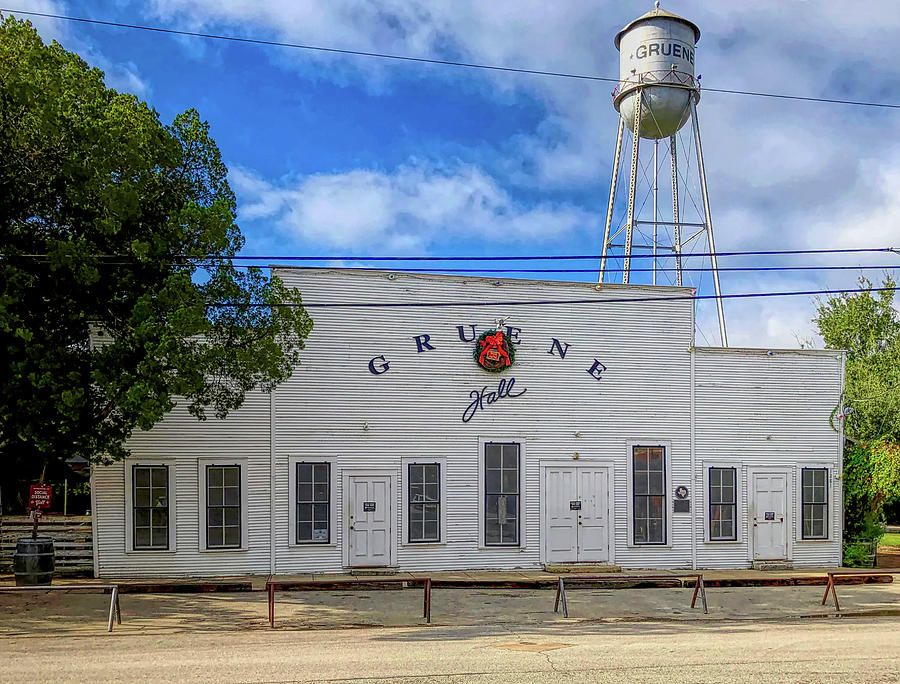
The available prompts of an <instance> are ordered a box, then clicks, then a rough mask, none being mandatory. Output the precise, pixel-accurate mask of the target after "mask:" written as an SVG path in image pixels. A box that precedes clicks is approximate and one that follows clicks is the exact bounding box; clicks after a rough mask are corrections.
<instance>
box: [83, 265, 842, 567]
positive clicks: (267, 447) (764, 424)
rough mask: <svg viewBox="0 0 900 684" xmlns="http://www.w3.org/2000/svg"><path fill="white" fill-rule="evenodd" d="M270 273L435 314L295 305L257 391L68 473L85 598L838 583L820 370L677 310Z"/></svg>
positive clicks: (827, 416) (651, 301)
mask: <svg viewBox="0 0 900 684" xmlns="http://www.w3.org/2000/svg"><path fill="white" fill-rule="evenodd" d="M275 271H276V272H277V274H278V275H279V276H280V277H281V278H283V279H284V280H285V282H286V283H287V284H288V285H291V286H296V287H298V288H299V289H300V291H301V292H302V294H303V297H304V302H305V303H307V304H309V305H325V304H359V303H398V304H400V303H402V304H410V303H415V304H423V303H449V304H453V305H452V306H404V307H329V306H311V307H310V308H309V312H310V314H311V315H312V317H313V320H314V323H315V327H314V329H313V332H312V333H311V334H310V336H309V339H308V341H307V346H306V351H305V353H304V361H303V363H302V365H300V366H299V367H298V368H297V369H296V371H295V372H294V374H293V376H292V377H291V379H290V380H289V381H287V382H286V383H284V384H283V385H281V386H280V387H279V388H278V389H277V390H276V391H275V392H274V393H272V394H271V395H267V394H261V393H253V394H250V395H249V396H248V397H247V400H246V403H245V405H244V406H243V407H242V408H241V409H240V410H238V411H236V412H234V413H233V414H232V415H231V416H229V417H228V418H227V419H226V420H224V421H217V420H214V419H210V420H207V421H205V422H198V421H196V420H195V419H194V418H192V417H191V416H189V415H188V413H187V411H186V409H185V408H184V407H183V406H180V407H178V408H176V409H175V410H174V411H173V412H172V413H171V414H170V415H169V416H167V417H166V419H165V420H163V421H162V422H161V423H160V424H159V425H157V426H156V427H155V428H154V429H153V430H151V431H149V432H145V433H140V434H136V435H135V436H134V438H133V439H132V440H131V441H130V443H129V447H130V449H131V453H132V455H131V457H130V458H129V459H127V460H125V461H123V462H119V463H116V464H113V465H110V466H105V467H97V468H95V469H94V472H93V487H92V492H93V494H92V496H93V506H92V507H93V512H94V526H95V529H94V540H95V545H96V548H95V569H96V574H97V575H98V576H147V577H149V576H186V575H194V576H202V575H235V574H270V573H272V574H288V573H300V572H317V573H328V572H346V571H348V570H349V569H352V568H357V567H390V568H396V569H398V570H403V571H425V570H445V569H513V568H541V567H542V566H545V565H559V564H565V563H585V564H588V563H597V564H609V565H618V566H621V567H623V568H747V567H751V566H752V565H753V564H754V562H759V561H768V560H779V561H785V562H789V563H793V565H794V566H836V565H839V564H840V562H841V501H842V497H841V480H840V473H841V443H842V436H841V434H840V432H839V429H840V425H839V424H838V423H839V421H837V420H835V427H832V423H831V416H832V412H833V410H834V409H835V407H836V406H837V405H838V402H839V398H840V394H841V390H842V385H843V358H842V355H841V354H840V353H839V352H835V351H810V350H768V349H733V348H731V349H722V348H712V347H697V346H695V344H694V308H693V302H692V301H691V298H690V294H691V290H690V289H688V288H671V287H652V288H651V287H644V286H633V285H631V286H623V285H604V286H603V287H602V289H598V288H597V286H595V285H593V284H589V283H562V282H542V281H541V282H539V281H526V280H496V279H492V278H474V277H458V276H444V275H416V274H408V273H392V272H387V271H384V272H381V271H378V272H372V271H367V272H362V271H351V270H340V269H338V270H334V269H321V270H320V269H291V268H276V269H275ZM572 300H576V301H579V302H580V303H557V304H554V303H547V302H561V301H562V302H571V301H572ZM584 300H589V301H588V302H587V303H586V302H585V301H584ZM595 300H597V301H595ZM496 302H503V303H502V304H496ZM460 303H464V305H459V304H460ZM484 303H488V304H487V305H482V304H484ZM498 319H506V320H505V322H503V323H502V324H501V326H500V329H501V330H502V331H503V332H504V334H505V339H506V341H507V343H511V344H512V345H514V358H513V360H512V364H511V366H510V367H508V368H507V369H505V370H504V371H503V372H500V373H491V372H487V371H486V370H484V369H483V368H482V367H481V366H480V365H479V364H478V363H477V360H476V358H475V356H474V353H473V352H474V349H475V345H476V341H475V338H476V336H478V335H481V334H482V333H484V332H486V331H488V330H492V329H495V328H496V322H497V321H498ZM511 356H512V354H511Z"/></svg>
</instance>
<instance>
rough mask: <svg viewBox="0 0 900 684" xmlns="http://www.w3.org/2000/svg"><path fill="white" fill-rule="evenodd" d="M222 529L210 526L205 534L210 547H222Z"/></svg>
mask: <svg viewBox="0 0 900 684" xmlns="http://www.w3.org/2000/svg"><path fill="white" fill-rule="evenodd" d="M222 538H223V536H222V528H221V527H212V526H210V527H209V529H208V530H207V532H206V541H207V543H208V545H209V546H210V547H214V546H222Z"/></svg>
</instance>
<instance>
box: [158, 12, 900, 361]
mask: <svg viewBox="0 0 900 684" xmlns="http://www.w3.org/2000/svg"><path fill="white" fill-rule="evenodd" d="M649 6H650V3H649V2H647V3H644V2H640V3H627V4H626V3H621V2H612V1H611V0H608V1H605V2H601V1H595V2H570V3H548V2H545V1H543V0H493V1H492V2H482V1H480V0H443V1H438V0H429V1H427V2H426V1H425V0H372V1H371V2H366V3H360V2H358V1H356V0H331V1H329V2H327V3H322V2H318V1H316V0H271V1H269V2H265V3H258V2H255V1H253V0H216V2H212V1H211V0H152V4H151V5H150V8H151V10H150V11H151V13H152V15H153V16H154V17H157V18H162V19H165V20H166V21H169V22H175V23H179V24H182V25H185V26H190V27H194V28H197V27H206V28H209V27H213V26H215V27H219V28H221V27H223V26H224V27H227V28H229V29H231V30H232V31H233V32H236V33H240V34H244V35H246V34H248V33H249V34H252V35H264V36H267V37H274V38H277V39H279V40H286V41H292V42H301V43H308V44H318V45H326V46H335V47H345V48H346V47H349V48H354V49H361V50H368V51H375V52H389V53H396V54H410V55H420V56H425V57H437V58H450V59H456V58H459V59H463V60H465V61H473V62H483V63H490V64H500V65H509V66H522V67H526V68H538V69H546V70H551V71H568V72H575V73H582V74H597V75H601V76H611V75H615V74H616V73H617V72H618V63H617V62H618V53H617V52H616V50H615V48H614V47H613V45H612V38H613V36H614V34H615V33H616V31H618V29H619V28H621V26H622V25H624V24H625V23H627V22H628V21H630V20H631V19H633V18H635V17H636V16H638V15H640V14H642V13H643V12H645V11H646V10H647V9H649ZM664 6H666V7H667V9H670V10H673V11H675V12H677V13H678V14H681V15H683V16H685V17H688V18H690V19H691V20H693V21H696V22H697V23H698V25H699V26H700V28H701V31H702V37H701V40H700V43H699V45H698V50H697V65H698V71H699V73H701V74H702V75H703V83H704V85H705V86H707V87H713V88H716V87H718V88H735V89H747V90H753V91H767V92H776V93H788V94H798V95H812V96H827V97H838V98H846V99H853V100H866V99H869V100H893V101H898V100H900V82H898V80H897V78H896V69H895V68H894V66H893V55H892V52H891V49H892V47H891V46H892V45H893V44H894V43H895V42H896V41H895V37H896V35H898V34H900V13H896V12H891V11H889V10H888V9H887V8H886V6H885V4H884V3H883V2H875V1H874V0H860V1H859V2H855V3H853V4H852V6H851V5H848V4H847V3H846V2H845V1H844V0H820V1H819V2H816V3H810V2H802V1H797V0H757V1H755V2H753V3H744V4H734V3H709V2H700V1H699V0H682V1H681V2H678V3H674V2H672V3H665V2H664ZM269 54H270V58H271V59H272V60H273V62H275V63H276V64H277V65H278V66H279V67H282V68H291V69H296V70H298V71H300V72H301V73H302V74H303V75H304V77H307V78H326V79H332V80H335V81H338V82H342V83H345V82H351V83H352V84H353V85H354V86H356V87H361V88H364V89H367V90H368V91H369V92H379V89H383V88H389V87H390V84H391V82H392V80H393V79H404V78H433V79H444V80H445V81H446V82H448V83H450V84H464V85H465V87H467V88H469V89H473V88H478V87H479V84H480V87H481V93H482V94H487V96H489V97H493V98H496V99H497V100H498V101H500V102H507V101H509V98H510V97H511V95H515V94H516V93H518V92H527V93H528V94H529V95H530V96H532V97H537V98H539V99H540V101H541V103H542V105H543V108H544V110H545V112H546V115H545V120H544V121H543V122H542V124H541V125H540V126H538V127H537V129H536V130H535V131H534V132H533V133H531V134H530V135H518V136H515V137H513V138H510V139H508V140H494V141H490V143H491V144H493V145H494V148H495V150H496V153H497V154H496V157H495V159H494V160H492V161H484V162H483V164H484V168H485V169H487V171H486V172H490V173H491V174H492V177H491V180H490V183H492V184H493V185H492V187H491V188H490V193H489V196H493V197H502V195H503V194H504V193H506V194H507V195H508V193H510V192H512V191H513V189H515V188H518V189H521V188H523V187H525V188H528V189H529V190H530V191H532V192H534V193H535V194H537V195H538V196H540V193H541V192H543V191H547V190H553V191H554V192H565V191H566V190H577V191H584V190H585V189H594V190H596V192H597V193H598V194H600V195H604V194H605V193H606V191H607V188H608V173H609V169H610V161H611V157H612V151H613V144H614V143H613V141H614V135H615V127H616V114H615V112H614V110H613V107H612V101H611V98H610V96H609V91H610V90H611V88H612V84H608V83H603V82H599V83H596V82H593V83H592V82H585V81H577V80H567V79H560V78H548V77H538V76H524V75H512V74H503V73H492V72H477V71H470V70H464V69H457V68H441V67H416V66H414V65H405V66H404V65H400V64H396V63H392V62H384V61H380V60H374V59H366V58H361V57H340V56H334V55H323V54H315V53H308V52H302V51H293V52H292V51H286V50H271V51H270V52H269ZM699 114H700V120H701V129H702V133H703V140H704V152H705V154H706V167H707V172H708V175H709V185H710V195H711V204H712V210H713V218H714V224H715V227H716V241H717V246H718V248H719V250H720V251H728V250H736V249H789V248H827V247H847V246H869V245H884V244H890V243H891V242H895V243H896V242H897V239H896V235H897V234H900V230H897V229H896V228H895V225H896V224H895V218H894V217H895V216H897V215H898V210H900V206H898V205H900V201H898V200H897V199H896V198H897V197H898V196H900V194H898V191H900V119H898V118H897V116H896V113H895V110H877V109H863V108H854V107H847V106H842V105H828V104H816V103H804V102H792V101H787V100H778V99H768V98H758V97H751V96H741V95H731V94H723V93H714V92H710V91H706V92H705V93H704V94H703V98H702V101H701V103H700V105H699ZM408 173H409V171H397V172H396V173H394V174H388V175H384V174H378V173H374V174H373V173H371V172H368V171H360V172H358V173H350V174H344V175H343V176H341V177H340V178H338V177H318V179H317V180H315V181H311V182H310V185H309V186H308V187H305V191H306V194H304V195H303V198H304V200H303V203H301V204H300V205H298V206H300V207H301V208H300V209H297V208H294V209H292V210H290V211H289V212H286V213H285V217H284V220H285V221H287V222H288V223H290V224H291V225H293V226H294V230H295V231H298V234H302V235H304V236H306V237H307V238H309V239H321V240H323V241H324V242H323V244H328V245H333V244H336V243H335V240H339V241H340V240H344V241H352V240H358V239H360V236H362V235H364V234H366V233H367V231H371V234H372V235H374V236H375V238H376V240H378V239H382V238H384V237H385V236H389V237H391V238H393V239H398V240H399V239H401V238H403V239H404V240H406V241H407V242H408V244H409V245H412V246H415V245H417V244H419V245H421V244H426V243H427V242H428V239H427V238H425V240H424V242H419V243H417V242H416V240H415V239H414V237H413V236H415V235H416V234H417V233H416V231H414V230H411V229H410V226H411V225H412V224H411V222H412V221H413V220H418V221H422V222H423V225H424V226H426V228H425V229H424V230H425V232H426V233H427V232H428V231H429V230H431V229H432V227H433V226H437V225H440V224H441V221H440V220H438V219H435V218H434V217H432V216H429V214H428V211H426V210H425V209H420V210H418V211H411V212H406V214H404V213H403V212H401V211H400V210H398V209H397V208H396V207H395V204H394V203H395V202H398V201H399V202H400V204H401V205H402V204H404V203H405V204H409V203H411V202H412V199H411V198H410V196H409V194H408V193H407V192H406V191H404V189H403V188H404V185H403V182H402V178H403V177H404V175H405V174H408ZM474 180H475V179H474V178H471V179H470V182H471V181H474ZM367 183H368V184H371V185H370V187H364V186H366V184H367ZM442 183H443V184H444V185H446V184H448V183H449V184H450V185H453V183H452V182H450V181H448V180H446V179H445V180H444V181H442ZM440 185H441V183H438V182H435V183H434V184H433V185H432V184H431V183H428V184H427V188H425V187H423V189H422V193H423V195H422V196H423V197H424V196H425V194H427V192H436V193H440V190H439V186H440ZM350 188H352V190H351V189H350ZM294 190H295V191H296V190H297V188H294ZM288 191H289V190H288V189H285V188H283V187H281V186H279V187H278V188H277V192H275V193H274V194H273V193H263V194H262V195H261V196H260V197H259V198H258V199H256V200H254V201H255V202H256V203H257V204H262V203H265V202H273V201H283V196H284V193H285V192H288ZM279 193H280V194H279ZM354 193H358V196H359V202H357V204H358V205H360V206H362V204H363V203H365V206H366V207H367V208H368V210H369V211H370V212H371V214H370V215H369V216H363V215H361V212H356V211H353V210H352V209H348V208H347V207H332V208H331V209H330V212H329V210H328V209H327V204H328V202H329V201H331V200H338V199H341V198H346V197H348V196H349V195H350V194H354ZM459 196H460V195H459V193H456V194H454V193H452V192H451V193H450V197H455V198H457V199H458V198H459ZM279 197H281V198H282V199H278V198H279ZM388 198H389V199H388ZM445 199H446V198H445ZM423 205H424V202H423ZM500 205H502V202H501V203H500ZM442 206H443V207H445V208H444V209H443V212H444V213H443V214H442V215H444V216H451V215H458V214H459V209H458V208H456V209H454V208H453V206H452V203H451V204H450V205H449V206H448V205H442V204H441V203H438V204H437V205H436V207H435V208H434V211H435V212H437V213H439V214H440V213H441V211H442V210H441V209H440V208H439V207H442ZM245 211H252V208H251V207H247V208H245ZM257 211H262V209H257ZM519 211H520V213H521V212H522V210H521V209H520V210H519ZM567 211H568V212H570V213H571V212H574V213H575V214H577V213H578V210H577V209H575V208H568V209H567ZM329 213H332V214H334V216H333V220H334V223H335V225H337V226H341V228H340V230H339V231H337V232H336V233H333V232H331V231H328V230H326V229H325V228H319V229H316V228H310V226H317V225H321V226H324V225H325V219H327V218H332V217H329V216H328V215H329ZM402 216H408V218H409V221H408V222H404V221H403V220H401V217H402ZM478 216H479V218H480V219H481V220H484V221H488V222H490V221H493V222H496V225H498V226H507V227H508V226H514V229H513V231H512V233H513V234H520V233H521V234H527V233H528V232H529V231H530V232H532V233H534V232H538V233H540V229H537V228H529V227H528V224H529V221H535V222H536V225H540V226H542V225H544V224H546V220H543V219H541V218H540V212H539V211H536V210H534V209H531V210H528V212H527V213H523V217H522V218H519V219H518V220H517V221H516V222H511V221H509V220H508V219H503V218H501V217H499V216H498V215H496V214H492V213H491V212H490V211H488V212H482V213H481V214H479V215H478ZM525 216H527V217H528V218H527V219H526V218H524V217H525ZM387 225H391V226H393V227H391V228H385V227H384V226H387ZM317 230H318V231H319V232H318V233H317V232H316V231H317ZM598 241H599V236H598ZM338 244H340V243H338ZM369 244H374V242H370V243H369ZM873 258H879V259H880V258H883V257H872V258H869V257H867V256H859V257H858V258H857V257H854V258H853V259H852V260H851V259H850V258H849V257H847V258H843V260H842V261H841V263H845V264H846V263H873V261H872V259H873ZM801 260H802V261H803V262H804V263H807V264H809V263H813V261H812V258H811V257H797V258H795V259H793V260H782V261H778V262H777V263H792V262H793V263H798V262H799V261H801ZM825 261H827V260H826V258H825V257H821V260H820V261H818V262H817V263H822V262H825ZM724 263H732V262H724ZM756 263H763V260H762V259H757V260H756ZM768 263H773V262H772V261H771V260H769V261H768ZM832 263H834V260H832ZM856 275H857V274H856V273H854V272H849V273H827V274H818V275H816V276H815V277H814V278H811V279H810V277H809V276H811V274H809V273H801V274H795V276H792V275H791V274H781V276H779V278H778V279H777V280H776V279H773V278H772V277H771V276H770V275H766V274H759V275H757V276H756V277H755V278H738V277H735V275H734V274H723V276H722V281H723V288H724V290H725V291H726V292H728V291H730V292H738V291H741V290H742V289H744V290H745V291H747V290H748V289H749V290H753V291H761V290H767V289H768V290H774V289H776V285H784V287H783V288H782V289H817V288H821V287H823V286H829V287H837V286H844V287H848V286H853V284H854V283H855V278H856ZM706 282H707V283H708V282H709V281H708V280H707V281H706ZM801 286H802V287H801ZM754 301H755V303H754V304H752V305H750V304H749V303H740V304H738V303H735V302H728V303H727V308H728V311H729V312H734V314H732V315H733V318H732V324H731V327H732V337H733V339H744V340H747V341H750V340H753V339H760V340H762V341H764V342H766V346H795V345H796V340H795V334H796V335H799V336H801V337H808V336H809V335H808V333H809V332H810V330H811V328H810V326H809V318H811V314H812V312H813V310H812V307H811V306H810V305H809V302H808V301H806V300H804V301H803V302H798V301H797V300H796V299H788V298H783V299H782V298H779V299H772V300H758V301H757V300H754ZM763 302H765V304H764V305H763ZM713 308H714V307H713ZM801 310H802V311H804V312H806V313H804V314H803V315H800V314H799V312H800V311H801ZM716 327H717V326H715V325H714V326H712V328H711V330H715V328H716Z"/></svg>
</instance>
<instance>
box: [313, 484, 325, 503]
mask: <svg viewBox="0 0 900 684" xmlns="http://www.w3.org/2000/svg"><path fill="white" fill-rule="evenodd" d="M313 497H315V501H318V502H320V503H327V502H328V485H327V484H325V483H322V484H318V483H317V484H315V485H313Z"/></svg>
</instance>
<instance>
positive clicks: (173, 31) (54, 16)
mask: <svg viewBox="0 0 900 684" xmlns="http://www.w3.org/2000/svg"><path fill="white" fill-rule="evenodd" d="M0 12H11V13H13V14H22V15H26V16H32V17H45V18H47V19H60V20H63V21H73V22H81V23H85V24H96V25H99V26H113V27H116V28H127V29H134V30H139V31H152V32H154V33H167V34H172V35H178V36H192V37H194V38H208V39H211V40H225V41H229V42H235V43H249V44H251V45H266V46H272V47H283V48H293V49H297V50H310V51H315V52H329V53H336V54H341V55H356V56H359V57H374V58H378V59H392V60H397V61H403V62H420V63H423V64H440V65H443V66H454V67H465V68H468V69H483V70H489V71H506V72H510V73H517V74H533V75H536V76H554V77H558V78H572V79H579V80H585V81H604V82H607V83H619V79H618V78H610V77H604V76H591V75H588V74H576V73H569V72H561V71H545V70H543V69H525V68H520V67H505V66H497V65H493V64H477V63H474V62H458V61H453V60H447V59H429V58H426V57H411V56H409V55H394V54H389V53H384V52H368V51H365V50H350V49H342V48H334V47H324V46H321V45H306V44H303V43H288V42H283V41H277V40H263V39H259V38H245V37H242V36H229V35H224V34H219V33H202V32H200V31H185V30H179V29H171V28H163V27H161V26H146V25H143V24H126V23H123V22H117V21H104V20H101V19H88V18H86V17H71V16H66V15H63V14H51V13H49V12H33V11H27V10H17V9H11V8H8V7H0ZM703 90H704V91H707V92H713V93H726V94H730V95H748V96H752V97H770V98H776V99H780V100H799V101H802V102H824V103H828V104H843V105H854V106H857V107H882V108H886V109H900V104H896V103H892V102H867V101H862V100H841V99H838V98H830V97H808V96H802V95H788V94H785V93H766V92H758V91H752V90H734V89H728V88H703Z"/></svg>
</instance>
